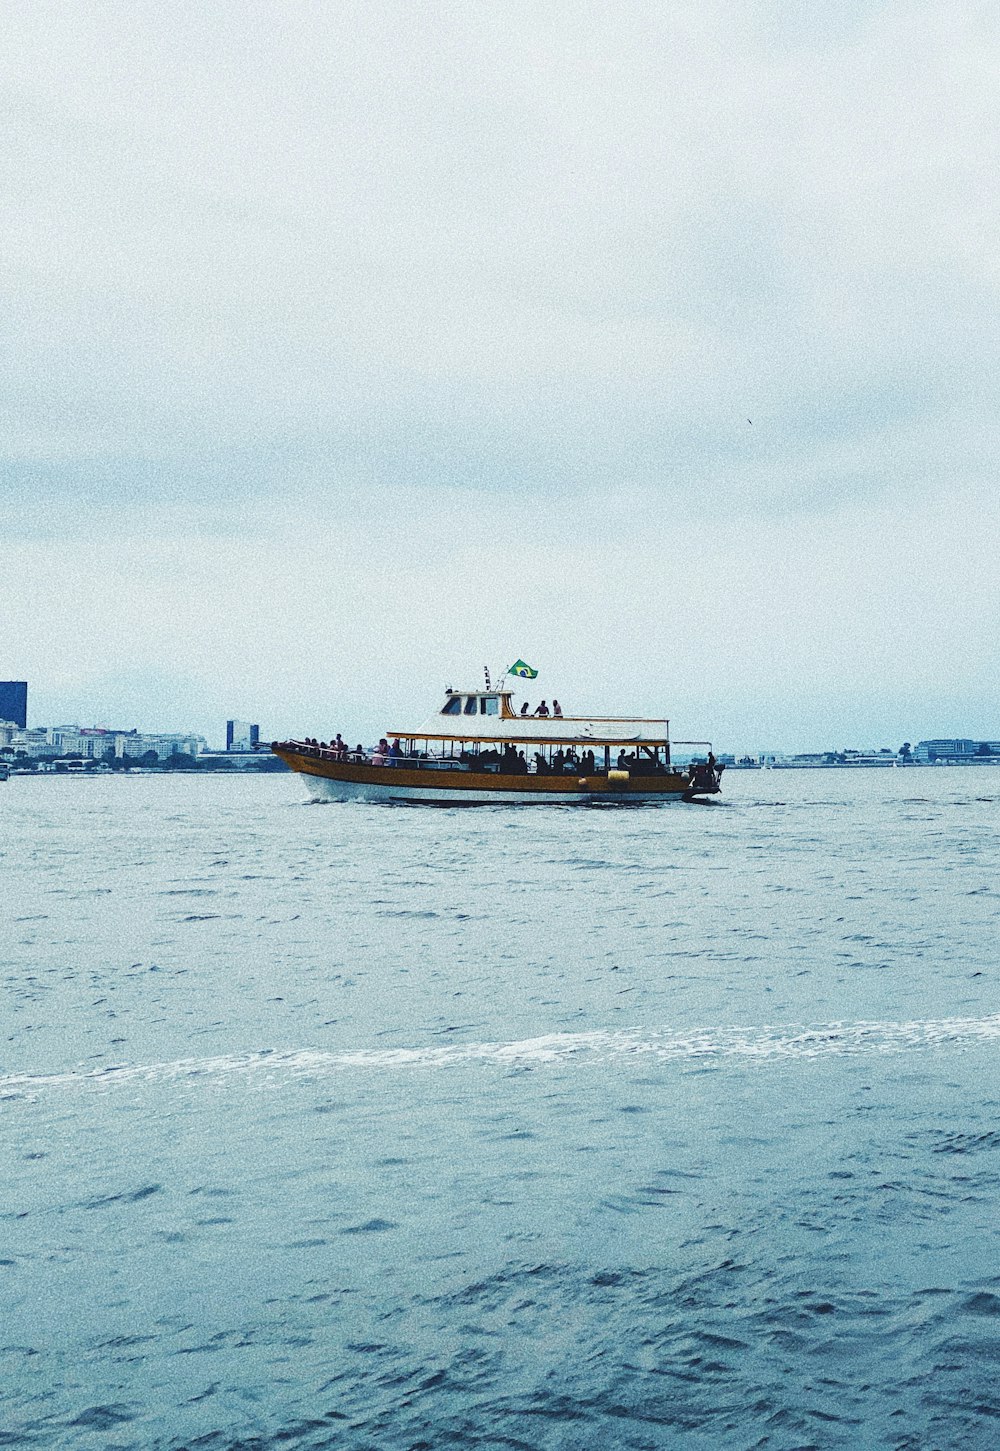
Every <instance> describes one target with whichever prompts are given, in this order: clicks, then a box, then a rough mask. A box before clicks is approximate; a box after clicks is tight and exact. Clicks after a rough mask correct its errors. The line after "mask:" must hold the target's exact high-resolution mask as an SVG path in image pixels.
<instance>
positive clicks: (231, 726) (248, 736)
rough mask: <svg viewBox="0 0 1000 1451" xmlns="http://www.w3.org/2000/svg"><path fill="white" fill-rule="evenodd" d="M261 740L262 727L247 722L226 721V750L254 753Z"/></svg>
mask: <svg viewBox="0 0 1000 1451" xmlns="http://www.w3.org/2000/svg"><path fill="white" fill-rule="evenodd" d="M259 740H260V726H258V725H251V724H250V722H249V721H246V720H227V721H226V750H227V751H252V750H253V748H254V746H256V745H257V743H258V742H259Z"/></svg>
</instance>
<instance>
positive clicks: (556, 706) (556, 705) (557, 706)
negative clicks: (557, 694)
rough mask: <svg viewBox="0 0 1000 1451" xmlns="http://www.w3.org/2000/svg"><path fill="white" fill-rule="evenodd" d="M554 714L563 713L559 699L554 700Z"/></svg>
mask: <svg viewBox="0 0 1000 1451" xmlns="http://www.w3.org/2000/svg"><path fill="white" fill-rule="evenodd" d="M552 714H553V715H562V706H561V705H560V704H559V702H558V700H553V702H552Z"/></svg>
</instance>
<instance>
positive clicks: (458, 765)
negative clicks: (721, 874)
mask: <svg viewBox="0 0 1000 1451" xmlns="http://www.w3.org/2000/svg"><path fill="white" fill-rule="evenodd" d="M511 693H512V692H511V691H509V690H505V689H503V688H499V689H489V688H488V689H486V690H462V691H454V690H449V691H448V692H447V694H446V696H445V701H444V704H443V705H442V706H441V708H440V710H439V711H438V712H437V713H436V714H435V715H434V716H432V717H431V719H430V720H428V721H425V722H424V724H423V725H422V726H420V727H419V728H418V729H412V728H410V729H406V730H394V731H388V732H387V733H386V735H385V736H384V737H383V739H382V740H381V742H380V743H379V746H378V747H377V748H376V749H375V750H374V751H370V752H369V751H360V750H358V749H355V750H351V749H349V748H348V747H347V746H346V745H342V744H341V743H339V742H337V741H335V742H333V743H328V742H326V741H317V740H315V739H311V740H289V741H272V742H271V750H272V751H273V752H274V754H275V755H276V756H280V757H281V759H282V760H283V761H284V762H285V763H286V765H288V766H290V767H291V769H292V770H293V771H297V772H299V773H300V775H302V776H304V777H306V778H307V780H306V785H307V787H308V789H309V791H310V794H311V795H312V797H313V798H314V799H315V798H319V799H327V800H332V801H382V802H391V803H396V804H399V803H403V802H424V803H427V804H430V805H438V806H445V805H447V806H452V805H486V804H489V803H504V804H515V803H525V802H543V801H544V802H550V803H558V804H568V803H575V802H576V803H583V802H612V801H618V802H632V803H636V804H639V803H643V804H647V803H653V802H662V801H668V800H672V799H673V800H683V801H693V800H697V799H699V798H701V797H706V796H715V795H718V793H719V791H720V789H721V778H722V768H721V767H719V766H717V765H716V761H715V756H714V755H713V754H712V748H711V743H710V742H708V741H685V742H682V743H681V744H684V745H689V746H690V745H699V746H703V747H705V748H706V753H705V759H704V760H702V761H700V762H697V763H694V764H692V765H691V766H689V767H686V768H685V769H683V770H678V769H676V768H675V767H674V766H673V765H672V763H671V759H670V732H669V726H670V722H669V721H667V720H648V719H642V718H638V717H631V716H630V717H622V716H563V715H548V714H546V715H537V714H536V715H519V714H518V713H517V712H516V711H515V709H514V705H513V703H512V700H511ZM390 742H391V744H390Z"/></svg>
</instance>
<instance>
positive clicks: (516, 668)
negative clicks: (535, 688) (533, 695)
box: [507, 660, 538, 680]
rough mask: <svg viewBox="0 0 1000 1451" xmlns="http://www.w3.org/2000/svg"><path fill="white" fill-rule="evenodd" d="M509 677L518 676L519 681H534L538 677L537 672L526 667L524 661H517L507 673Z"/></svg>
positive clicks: (528, 666)
mask: <svg viewBox="0 0 1000 1451" xmlns="http://www.w3.org/2000/svg"><path fill="white" fill-rule="evenodd" d="M507 674H508V675H516V676H517V678H518V680H534V679H535V677H536V676H537V675H538V671H537V670H532V668H531V666H530V665H525V663H524V661H523V660H515V662H514V664H513V665H512V666H511V667H510V669H509V670H508V671H507Z"/></svg>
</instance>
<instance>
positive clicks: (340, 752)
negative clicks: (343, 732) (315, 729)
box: [330, 731, 347, 761]
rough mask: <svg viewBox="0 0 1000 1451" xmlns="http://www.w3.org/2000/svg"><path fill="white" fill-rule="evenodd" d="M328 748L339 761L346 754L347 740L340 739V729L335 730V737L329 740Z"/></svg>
mask: <svg viewBox="0 0 1000 1451" xmlns="http://www.w3.org/2000/svg"><path fill="white" fill-rule="evenodd" d="M330 749H331V751H333V753H334V755H335V756H336V757H337V759H338V760H339V761H342V760H343V759H344V757H345V756H346V755H347V742H346V741H344V740H341V736H340V731H338V732H337V735H336V738H335V739H334V740H332V741H331V742H330Z"/></svg>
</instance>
